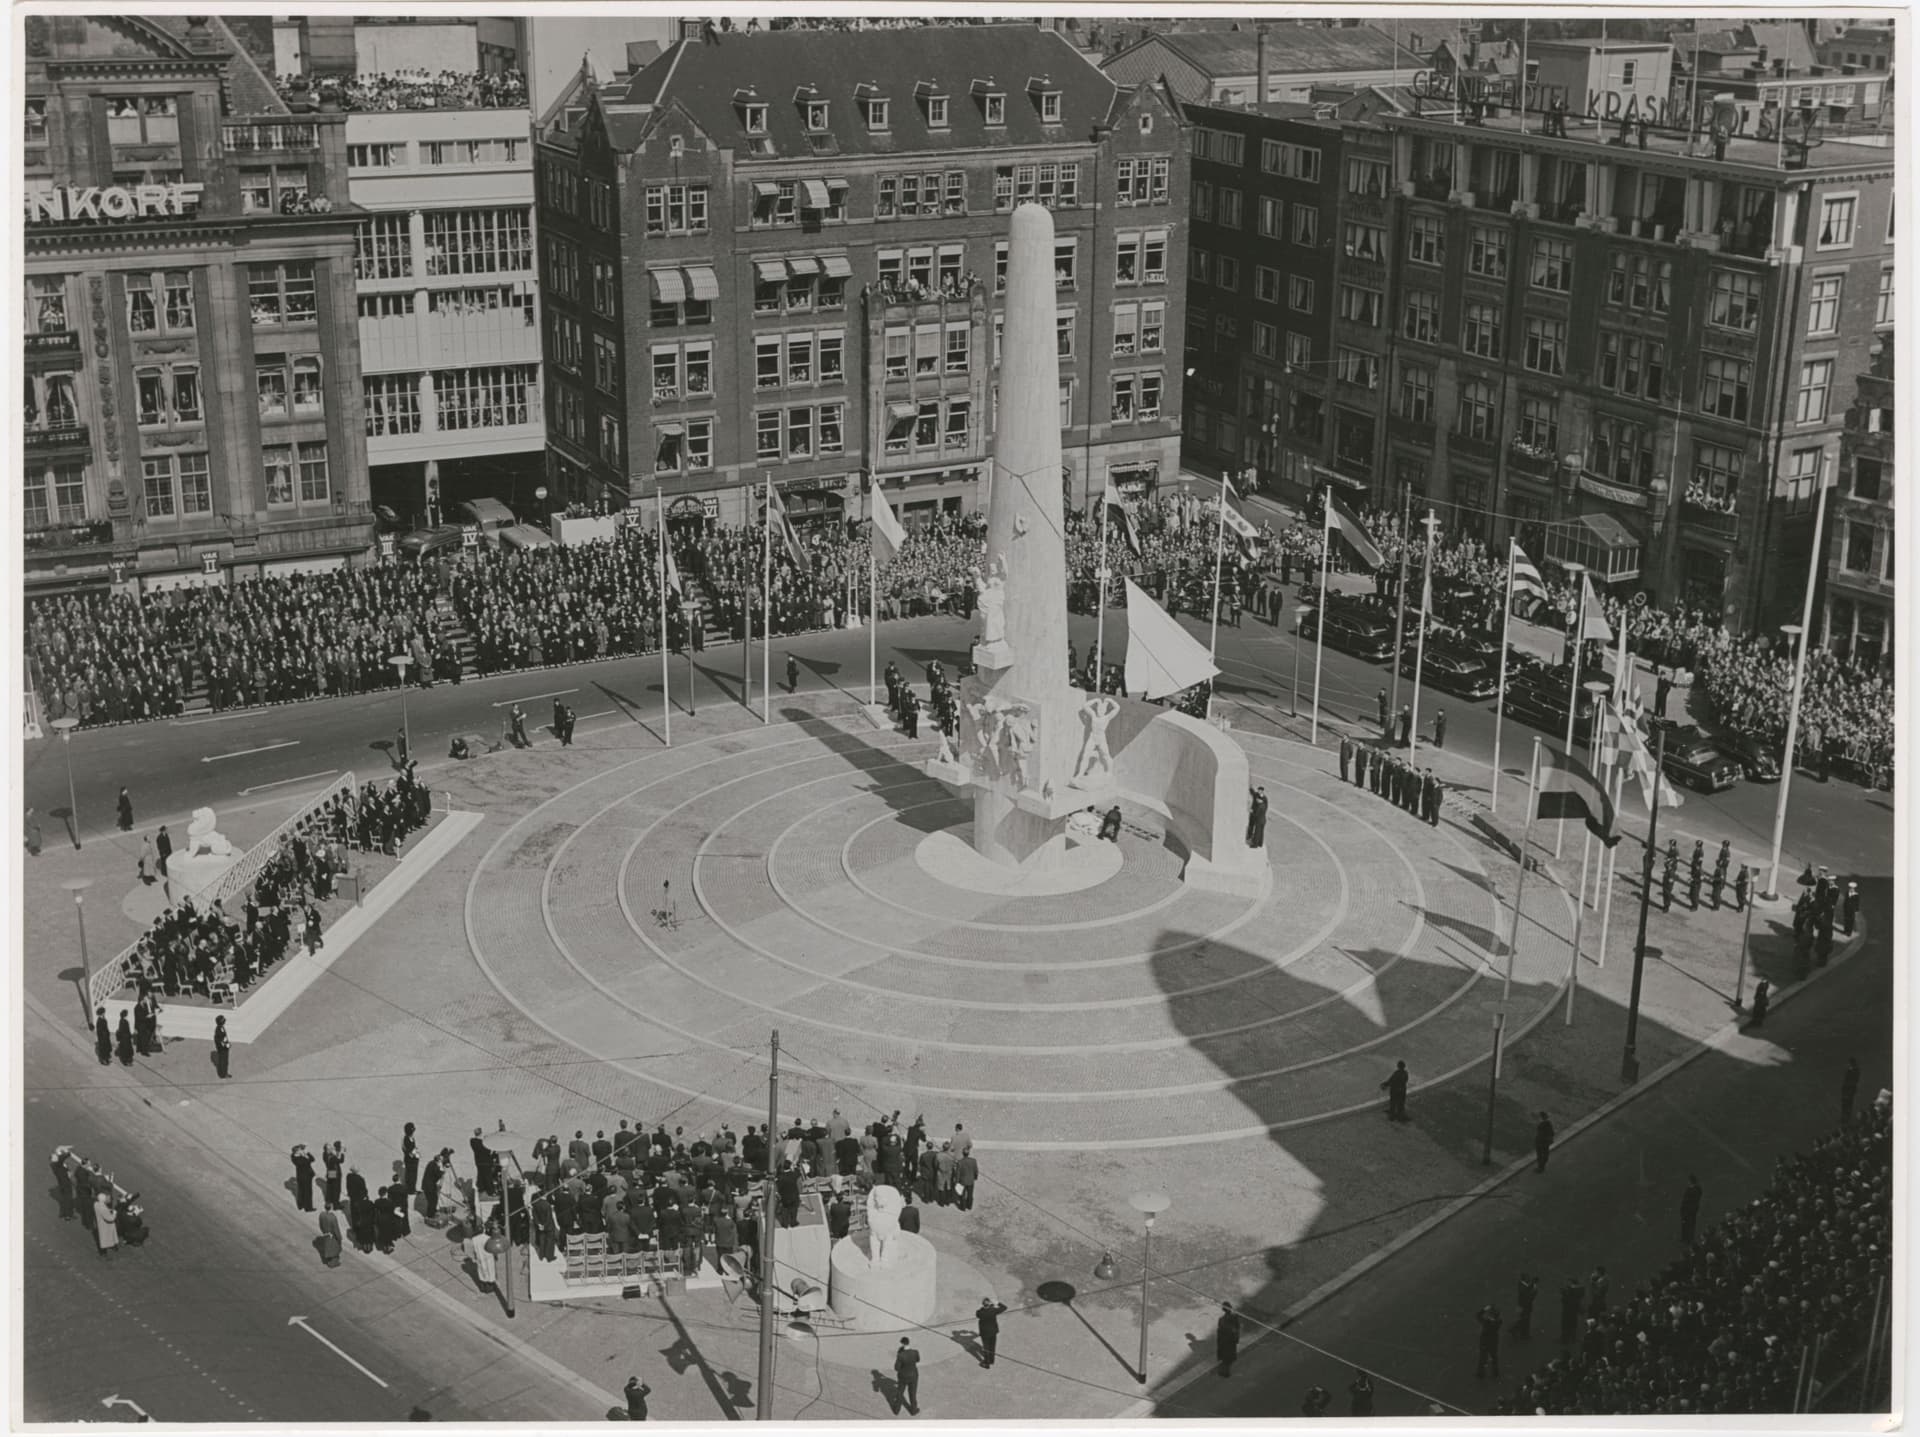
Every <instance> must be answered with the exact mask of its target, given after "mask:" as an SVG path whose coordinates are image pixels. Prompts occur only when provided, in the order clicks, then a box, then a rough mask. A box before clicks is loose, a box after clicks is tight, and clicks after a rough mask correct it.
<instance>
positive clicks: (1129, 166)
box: [1114, 156, 1172, 205]
mask: <svg viewBox="0 0 1920 1437" xmlns="http://www.w3.org/2000/svg"><path fill="white" fill-rule="evenodd" d="M1171 165H1172V161H1170V160H1168V159H1167V158H1165V157H1164V156H1162V157H1160V158H1154V157H1151V156H1148V157H1145V158H1141V159H1133V160H1120V161H1118V162H1117V163H1116V164H1115V166H1114V176H1115V182H1116V189H1117V193H1116V196H1115V198H1116V200H1117V201H1118V203H1120V204H1123V205H1161V204H1165V203H1166V202H1167V183H1168V173H1169V170H1170V168H1171Z"/></svg>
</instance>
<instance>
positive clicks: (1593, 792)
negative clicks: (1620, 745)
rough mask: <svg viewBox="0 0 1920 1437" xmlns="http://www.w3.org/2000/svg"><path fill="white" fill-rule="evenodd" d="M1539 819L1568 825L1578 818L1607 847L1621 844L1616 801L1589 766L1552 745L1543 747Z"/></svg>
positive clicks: (1541, 746) (1537, 807)
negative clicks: (1608, 794) (1568, 821)
mask: <svg viewBox="0 0 1920 1437" xmlns="http://www.w3.org/2000/svg"><path fill="white" fill-rule="evenodd" d="M1539 792H1540V797H1539V800H1538V802H1537V804H1536V807H1535V810H1534V811H1535V812H1536V813H1537V814H1538V815H1539V817H1541V818H1544V819H1549V820H1555V819H1557V820H1559V821H1560V822H1563V823H1564V822H1566V821H1567V820H1568V819H1574V818H1577V819H1579V820H1581V821H1582V822H1583V823H1585V824H1586V825H1587V831H1588V832H1589V833H1591V834H1592V835H1593V836H1594V837H1595V838H1597V839H1599V840H1600V841H1601V842H1602V843H1604V844H1606V846H1607V847H1608V848H1612V847H1613V846H1614V845H1615V844H1616V843H1618V842H1619V841H1620V832H1619V824H1618V823H1617V821H1616V820H1615V818H1614V813H1613V801H1612V800H1611V799H1609V798H1608V797H1607V791H1606V789H1604V788H1602V787H1601V785H1600V780H1599V779H1597V778H1595V777H1594V776H1593V774H1592V772H1591V771H1590V770H1589V769H1588V768H1587V766H1586V765H1585V764H1583V763H1581V762H1580V760H1579V759H1577V758H1574V757H1572V756H1571V755H1569V754H1563V753H1561V752H1560V751H1559V750H1558V749H1556V748H1554V747H1553V746H1552V745H1550V744H1544V743H1543V744H1541V745H1540V777H1539Z"/></svg>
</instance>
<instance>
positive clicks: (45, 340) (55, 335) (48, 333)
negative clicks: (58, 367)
mask: <svg viewBox="0 0 1920 1437" xmlns="http://www.w3.org/2000/svg"><path fill="white" fill-rule="evenodd" d="M26 352H27V356H28V357H29V358H38V359H52V358H61V357H70V356H77V355H78V354H79V353H80V336H79V335H78V334H77V333H76V332H74V331H73V330H71V329H54V330H42V331H41V332H40V333H38V334H29V335H28V336H27V339H26Z"/></svg>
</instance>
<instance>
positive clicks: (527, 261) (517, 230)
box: [424, 206, 533, 275]
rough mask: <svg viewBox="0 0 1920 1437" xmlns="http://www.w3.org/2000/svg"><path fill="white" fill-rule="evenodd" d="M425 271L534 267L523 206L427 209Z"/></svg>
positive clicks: (520, 270)
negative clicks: (509, 207)
mask: <svg viewBox="0 0 1920 1437" xmlns="http://www.w3.org/2000/svg"><path fill="white" fill-rule="evenodd" d="M424 219H425V222H426V250H427V273H428V274H429V275H442V274H496V273H524V272H527V271H530V270H532V268H533V228H532V223H531V220H530V217H529V215H528V212H527V209H526V207H525V206H516V207H514V208H511V209H475V210H428V211H427V213H426V215H425V216H424Z"/></svg>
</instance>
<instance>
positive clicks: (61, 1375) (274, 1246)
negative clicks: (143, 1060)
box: [18, 1023, 605, 1425]
mask: <svg viewBox="0 0 1920 1437" xmlns="http://www.w3.org/2000/svg"><path fill="white" fill-rule="evenodd" d="M29 1028H30V1030H39V1029H40V1025H39V1024H37V1023H31V1024H29ZM28 1046H29V1054H28V1060H27V1069H28V1071H29V1073H31V1074H32V1078H31V1079H30V1081H29V1084H28V1087H27V1089H26V1101H25V1106H24V1108H23V1110H22V1112H23V1116H24V1129H23V1134H22V1136H23V1141H24V1155H25V1173H26V1178H25V1192H24V1211H23V1213H22V1215H21V1223H22V1247H21V1253H22V1258H23V1261H22V1269H23V1272H22V1275H23V1281H24V1289H25V1293H24V1318H25V1321H24V1324H23V1328H22V1334H23V1336H22V1341H23V1344H24V1346H23V1354H22V1364H23V1365H22V1372H23V1387H22V1388H21V1389H20V1399H19V1401H20V1407H19V1411H18V1415H19V1417H20V1418H21V1419H22V1420H25V1421H27V1422H78V1421H83V1420H84V1421H132V1420H135V1418H136V1416H137V1413H136V1411H135V1408H136V1407H137V1408H138V1410H139V1411H144V1412H145V1413H146V1414H148V1416H149V1417H151V1418H152V1419H153V1420H154V1421H157V1422H196V1423H219V1424H222V1425H230V1424H235V1423H240V1422H252V1421H269V1420H270V1421H274V1422H286V1421H301V1422H312V1423H343V1422H378V1423H381V1424H382V1425H391V1424H395V1423H399V1422H403V1421H407V1420H409V1419H410V1418H411V1419H413V1420H420V1419H419V1418H418V1417H417V1415H416V1414H417V1413H422V1412H424V1413H426V1414H428V1415H430V1416H431V1417H432V1418H434V1419H437V1420H441V1421H466V1422H477V1421H486V1420H507V1419H511V1420H515V1421H520V1422H553V1421H561V1420H573V1421H579V1420H592V1419H595V1418H599V1417H604V1415H605V1409H604V1408H597V1407H596V1406H595V1405H594V1404H593V1402H592V1401H591V1400H590V1399H589V1398H587V1397H586V1396H584V1395H583V1394H582V1393H581V1392H580V1391H578V1390H577V1389H576V1388H574V1387H572V1386H570V1385H569V1384H566V1383H563V1382H561V1381H558V1380H556V1379H555V1377H554V1376H553V1374H551V1373H550V1372H547V1371H544V1370H541V1369H538V1368H535V1367H532V1366H531V1365H529V1364H527V1363H526V1362H524V1361H523V1360H520V1359H517V1358H515V1357H514V1356H512V1355H510V1354H509V1353H508V1352H507V1351H505V1350H504V1349H503V1348H502V1346H501V1344H500V1343H499V1341H498V1340H496V1339H490V1338H488V1337H486V1336H484V1335H482V1333H481V1332H480V1331H479V1329H478V1328H476V1327H474V1326H472V1325H471V1324H468V1323H464V1322H459V1321H452V1322H449V1321H445V1320H443V1319H441V1318H440V1316H439V1314H438V1313H436V1312H432V1311H431V1308H430V1304H428V1303H425V1302H423V1301H422V1299H421V1296H420V1294H419V1292H418V1291H417V1289H415V1288H411V1287H407V1286H404V1285H402V1284H400V1283H398V1282H397V1281H396V1280H395V1279H394V1278H393V1277H392V1276H391V1275H386V1276H383V1275H381V1274H379V1273H377V1272H375V1271H372V1270H370V1268H369V1265H368V1264H367V1263H365V1262H364V1261H359V1260H356V1259H355V1258H354V1256H353V1255H352V1254H348V1256H347V1260H346V1261H345V1262H344V1263H343V1265H342V1266H341V1267H340V1268H337V1269H332V1270H329V1269H326V1268H325V1267H323V1265H322V1264H321V1262H320V1260H319V1257H318V1254H317V1253H316V1252H315V1251H314V1250H313V1248H312V1246H311V1239H312V1235H313V1234H314V1233H316V1232H317V1229H310V1228H308V1227H307V1226H306V1225H305V1224H306V1223H309V1222H310V1221H311V1220H310V1219H298V1218H296V1217H294V1216H292V1207H293V1204H292V1200H291V1198H290V1197H289V1198H287V1199H286V1200H285V1201H284V1205H283V1206H282V1205H280V1204H275V1203H273V1202H272V1201H271V1200H270V1199H269V1198H267V1197H266V1196H265V1195H263V1194H259V1193H257V1192H255V1191H254V1190H253V1189H252V1188H251V1187H250V1186H249V1185H248V1184H246V1183H245V1182H244V1181H243V1180H241V1179H240V1178H239V1177H238V1176H237V1170H235V1169H232V1168H230V1167H228V1166H227V1165H226V1164H225V1163H224V1161H223V1160H222V1159H220V1158H219V1157H218V1156H217V1155H215V1154H212V1153H209V1152H207V1151H206V1150H205V1149H204V1148H202V1147H201V1146H200V1145H199V1144H198V1143H197V1142H195V1141H194V1140H193V1139H192V1138H191V1137H190V1136H188V1135H187V1131H186V1128H185V1127H184V1126H183V1125H181V1124H177V1123H175V1122H174V1121H173V1119H172V1117H171V1115H170V1114H169V1113H168V1112H167V1108H168V1107H169V1106H171V1105H173V1104H175V1103H176V1102H178V1101H179V1099H177V1098H175V1097H174V1096H172V1090H169V1089H168V1088H167V1087H166V1086H165V1085H164V1084H162V1085H159V1086H148V1087H140V1086H137V1085H136V1084H134V1083H131V1082H122V1081H120V1079H121V1077H122V1075H121V1074H120V1073H119V1071H118V1070H117V1069H104V1070H103V1069H100V1068H98V1067H96V1066H95V1065H94V1064H93V1062H92V1054H91V1051H90V1050H87V1049H85V1048H83V1047H82V1046H81V1044H80V1043H79V1042H78V1041H77V1039H75V1038H74V1037H73V1036H71V1035H64V1034H63V1035H59V1036H51V1037H50V1036H47V1035H45V1033H44V1032H43V1031H33V1032H31V1035H30V1037H29V1045H28ZM194 1056H196V1057H199V1056H203V1055H201V1054H199V1053H196V1054H195V1055H194ZM159 1061H160V1063H161V1064H177V1063H183V1062H189V1061H192V1058H190V1057H188V1056H187V1055H185V1054H184V1053H183V1054H181V1055H178V1056H173V1055H169V1056H168V1057H166V1058H163V1059H161V1060H159ZM60 1143H70V1144H72V1145H73V1146H74V1147H75V1148H77V1149H78V1150H79V1151H80V1152H81V1153H83V1154H85V1155H87V1156H89V1157H92V1158H95V1159H96V1160H98V1161H100V1162H102V1163H104V1164H105V1165H106V1166H107V1167H108V1168H109V1169H110V1170H112V1171H113V1172H114V1173H115V1175H116V1176H117V1177H118V1178H119V1180H120V1183H121V1185H122V1186H123V1187H132V1188H133V1189H135V1190H137V1191H138V1192H139V1193H140V1197H141V1204H142V1206H143V1207H145V1209H146V1211H147V1220H148V1223H149V1226H150V1227H151V1230H152V1236H151V1237H150V1238H149V1240H148V1241H147V1242H146V1243H145V1244H143V1245H142V1246H140V1247H138V1248H132V1247H128V1248H122V1249H121V1250H120V1251H119V1252H118V1253H117V1254H115V1255H114V1256H113V1257H111V1258H103V1257H101V1256H100V1255H99V1254H98V1253H97V1251H96V1250H95V1244H94V1240H93V1237H92V1235H91V1234H90V1233H89V1232H88V1231H87V1229H86V1228H84V1227H83V1226H82V1225H81V1224H80V1222H79V1221H78V1220H77V1219H76V1220H75V1221H72V1222H62V1221H61V1219H60V1212H59V1204H58V1202H57V1201H56V1198H55V1188H54V1183H53V1178H52V1173H51V1171H50V1169H49V1167H48V1166H47V1158H48V1155H49V1154H51V1153H52V1151H53V1149H54V1148H55V1146H57V1145H58V1144H60ZM415 1231H416V1233H418V1232H420V1231H421V1229H418V1228H416V1229H415ZM429 1275H430V1276H431V1275H433V1274H432V1273H431V1272H430V1273H429ZM296 1316H297V1317H303V1318H305V1319H307V1323H308V1326H307V1327H301V1326H294V1325H290V1321H289V1320H290V1319H291V1318H293V1317H296ZM429 1317H431V1318H433V1320H432V1321H428V1320H426V1319H428V1318H429ZM323 1339H324V1341H323ZM328 1344H333V1346H332V1347H330V1346H329V1345H328ZM335 1348H337V1349H338V1350H337V1351H336V1350H334V1349H335ZM362 1369H364V1370H362ZM111 1398H119V1399H123V1400H122V1402H121V1403H119V1404H116V1405H113V1406H107V1405H105V1404H106V1403H107V1401H108V1399H111ZM126 1403H131V1404H134V1406H132V1407H130V1406H127V1405H125V1404H126Z"/></svg>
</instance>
